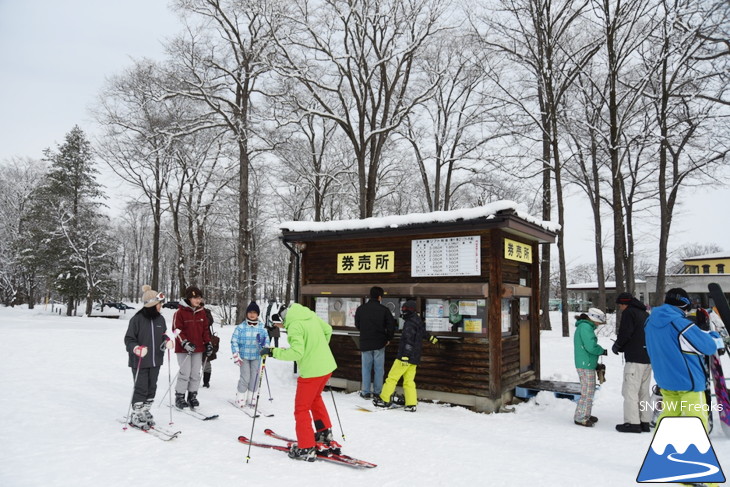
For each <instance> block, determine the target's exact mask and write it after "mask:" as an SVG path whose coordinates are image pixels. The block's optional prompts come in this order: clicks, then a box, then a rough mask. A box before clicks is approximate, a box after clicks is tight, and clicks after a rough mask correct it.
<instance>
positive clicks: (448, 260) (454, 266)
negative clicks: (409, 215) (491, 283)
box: [411, 235, 482, 277]
mask: <svg viewBox="0 0 730 487" xmlns="http://www.w3.org/2000/svg"><path fill="white" fill-rule="evenodd" d="M481 257H482V249H481V237H480V236H479V235H474V236H467V237H448V238H429V239H423V240H413V241H411V276H412V277H444V276H479V275H481V273H482V258H481Z"/></svg>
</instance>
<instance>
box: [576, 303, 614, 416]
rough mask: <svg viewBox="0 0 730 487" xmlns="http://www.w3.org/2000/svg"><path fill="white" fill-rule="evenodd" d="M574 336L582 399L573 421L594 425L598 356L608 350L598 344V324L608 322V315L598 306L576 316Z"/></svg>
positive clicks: (579, 401)
mask: <svg viewBox="0 0 730 487" xmlns="http://www.w3.org/2000/svg"><path fill="white" fill-rule="evenodd" d="M576 320H577V321H576V323H575V334H574V336H573V353H574V360H575V368H576V370H577V371H578V378H579V380H580V399H579V400H578V405H577V406H576V408H575V413H574V414H573V422H574V423H575V424H577V425H579V426H587V427H593V425H594V424H595V423H597V422H598V418H596V417H595V416H591V409H592V408H593V396H594V395H595V393H596V366H597V365H598V357H600V356H601V355H606V354H607V353H608V351H607V350H606V349H605V348H603V347H602V346H600V345H599V344H598V338H596V325H602V324H604V323H605V322H606V315H605V313H604V312H603V311H601V310H600V309H598V308H590V309H589V310H588V312H587V313H581V314H580V315H578V316H576Z"/></svg>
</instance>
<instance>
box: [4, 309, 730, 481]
mask: <svg viewBox="0 0 730 487" xmlns="http://www.w3.org/2000/svg"><path fill="white" fill-rule="evenodd" d="M164 313H165V315H166V316H167V317H168V324H169V323H170V319H169V318H170V317H171V316H172V311H171V310H164ZM131 316H132V313H131V312H128V313H127V314H126V315H123V316H122V317H121V319H119V320H108V319H102V318H67V317H61V316H58V315H52V314H50V313H48V312H44V311H43V309H42V308H41V309H37V310H34V311H28V310H27V309H17V308H16V309H10V308H0V333H1V334H0V336H2V348H3V352H4V353H3V359H4V360H3V362H2V363H3V365H2V370H3V372H2V373H1V374H0V378H1V381H0V382H1V383H2V385H3V387H2V394H1V396H0V397H1V398H2V405H3V415H2V428H0V445H2V454H0V485H1V486H3V487H38V486H54V487H57V486H81V487H86V486H89V487H96V486H100V485H104V486H124V487H128V486H140V487H141V486H156V487H160V486H168V485H169V486H176V487H177V486H181V485H186V486H187V485H196V486H200V487H203V486H230V485H276V486H310V485H311V486H321V485H328V486H330V485H331V486H339V485H347V486H348V487H356V486H367V487H372V486H397V487H410V486H418V487H424V486H440V485H449V486H450V485H468V486H483V485H489V486H510V487H511V486H515V485H520V486H553V485H554V486H585V485H591V486H610V487H614V486H625V485H633V484H634V480H635V478H636V475H637V473H638V471H639V469H640V467H641V464H642V461H643V460H644V457H645V455H646V453H647V449H648V448H649V445H650V443H651V435H649V434H620V433H617V432H616V431H615V430H614V425H615V424H617V423H620V422H623V417H622V399H621V392H620V391H621V375H622V372H621V371H622V367H623V366H622V363H621V358H620V357H619V356H615V355H612V354H611V355H609V356H608V357H606V360H605V362H606V363H607V374H606V376H607V379H608V382H606V383H605V384H604V386H603V387H602V388H601V390H600V391H599V392H598V394H597V396H596V403H595V406H594V411H593V413H594V415H596V416H598V417H599V418H600V421H599V423H598V424H597V425H596V427H594V428H582V427H579V426H575V425H574V424H573V410H574V404H573V403H572V402H570V401H568V400H565V399H556V398H554V397H553V396H552V395H550V394H546V393H541V394H540V395H539V396H538V397H537V401H531V402H529V403H526V404H522V405H519V406H517V407H516V411H515V412H514V413H504V414H491V415H487V414H477V413H474V412H472V411H469V410H467V409H465V408H462V407H449V406H446V405H441V404H427V403H422V404H420V405H419V409H418V412H417V413H415V414H412V413H406V412H403V411H399V410H394V411H383V412H377V413H368V412H362V411H359V410H358V409H357V405H358V404H362V401H363V399H360V398H359V397H358V396H357V394H354V393H353V394H344V393H334V398H335V401H336V404H337V409H336V410H335V408H334V407H333V404H332V395H330V394H329V393H327V395H326V397H325V402H326V404H327V405H328V407H329V410H330V413H331V415H332V421H333V423H334V425H335V427H334V430H335V434H336V437H337V438H338V439H341V436H342V435H343V434H344V436H345V438H346V439H345V440H344V441H342V443H343V444H344V445H345V451H346V452H347V453H349V454H351V455H352V456H355V457H359V458H363V459H366V460H370V461H372V462H375V463H377V464H378V465H379V466H378V467H377V468H375V469H372V470H367V471H358V470H353V469H349V468H346V467H340V466H337V465H330V464H326V463H323V462H317V463H314V464H309V463H304V462H295V461H293V460H289V459H288V458H287V457H286V455H284V454H282V453H280V452H276V451H270V450H262V449H252V451H251V461H250V463H248V464H246V463H245V459H246V452H247V447H246V446H244V445H241V444H239V443H238V442H237V440H236V438H237V437H238V435H246V436H249V435H251V427H252V420H251V418H249V417H248V416H246V415H244V414H242V413H241V412H239V411H237V410H235V409H234V408H233V406H231V405H230V404H229V403H228V402H227V400H228V399H230V398H232V397H233V395H234V394H235V388H236V381H237V378H238V374H237V370H236V367H235V366H234V365H233V364H232V363H231V361H230V359H229V358H228V357H229V348H228V343H229V341H230V336H231V333H232V331H233V329H232V328H231V327H225V328H223V329H220V328H218V327H217V326H216V331H217V332H218V333H219V334H220V336H221V345H222V348H221V352H220V353H219V355H220V358H219V359H218V360H216V361H215V362H213V377H212V381H211V388H210V389H201V392H200V394H199V399H200V402H201V407H203V408H205V409H206V410H209V411H213V412H216V413H218V414H220V418H219V419H216V420H214V421H207V422H202V421H198V420H195V419H193V418H191V417H189V416H186V415H183V414H176V413H172V414H173V415H172V421H173V422H174V427H175V428H177V429H181V430H182V431H183V434H182V436H181V437H180V438H178V439H176V440H173V441H171V442H169V443H165V442H162V441H159V440H157V439H155V438H152V437H149V436H148V435H145V434H142V433H140V432H138V431H134V430H127V431H123V430H122V427H121V426H120V424H119V423H118V422H117V419H119V418H120V417H122V416H123V415H125V414H126V412H127V407H128V401H129V400H130V397H131V392H132V389H131V387H132V374H131V372H130V369H129V368H128V367H127V355H126V352H125V350H124V345H123V336H124V332H125V331H126V326H127V320H128V319H129V317H131ZM553 323H556V324H557V323H559V319H558V318H557V316H556V317H555V319H554V320H553ZM557 327H558V326H556V328H557ZM599 341H600V342H601V344H602V345H603V346H604V347H608V346H609V345H610V343H611V342H610V339H609V338H604V337H601V338H599ZM572 356H573V352H572V338H562V337H560V333H559V330H556V331H555V332H545V333H544V334H543V336H542V357H543V362H542V370H543V378H544V379H554V380H568V381H575V380H577V375H576V373H575V369H574V367H573V358H572ZM725 363H726V370H730V365H728V364H727V359H725ZM267 365H268V367H267V368H268V379H269V385H270V388H271V396H272V399H273V400H271V401H270V400H269V393H268V389H267V388H266V387H265V386H264V388H263V391H262V398H263V401H264V404H265V406H266V407H267V409H269V410H270V411H273V412H274V413H275V416H274V417H272V418H259V419H257V421H256V424H255V429H254V431H253V437H254V438H256V439H259V440H264V439H266V437H265V436H264V435H263V430H264V428H267V427H268V428H272V429H274V430H275V431H277V432H279V433H281V434H285V435H293V434H294V418H293V414H292V412H293V411H292V410H293V407H292V406H293V402H294V390H295V387H296V377H295V376H294V375H293V374H292V365H291V363H287V362H280V361H276V360H270V361H269V362H268V363H267ZM389 365H390V364H387V366H389ZM176 371H177V363H176V362H175V361H174V359H173V363H172V365H171V367H170V369H169V372H168V365H167V363H165V364H164V365H163V368H162V370H161V373H160V380H159V389H158V398H161V397H162V396H163V394H164V392H165V389H166V388H167V384H168V374H169V375H171V376H174V375H175V373H176ZM416 382H418V376H416ZM166 401H167V400H166ZM153 412H154V413H155V415H156V418H157V421H158V422H159V423H160V424H161V425H167V423H169V422H170V417H171V416H170V414H171V411H170V410H169V409H168V408H167V407H164V406H163V407H157V405H155V407H154V408H153ZM338 415H339V422H341V425H342V430H341V429H340V427H339V425H338ZM710 438H711V441H712V443H713V446H714V449H715V452H716V453H717V457H718V458H719V459H720V462H721V464H722V463H723V460H724V459H725V460H724V464H723V466H724V467H725V468H726V469H727V468H729V466H730V460H727V459H730V441H729V440H728V439H726V438H724V437H723V436H722V435H721V433H720V432H719V431H715V432H713V434H712V435H711V437H710ZM725 464H726V465H725Z"/></svg>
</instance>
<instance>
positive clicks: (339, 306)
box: [315, 296, 362, 328]
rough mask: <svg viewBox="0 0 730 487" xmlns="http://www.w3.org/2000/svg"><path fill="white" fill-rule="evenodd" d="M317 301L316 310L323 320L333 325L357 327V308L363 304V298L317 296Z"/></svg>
mask: <svg viewBox="0 0 730 487" xmlns="http://www.w3.org/2000/svg"><path fill="white" fill-rule="evenodd" d="M315 301H316V302H315V312H316V313H317V316H319V317H320V318H321V319H322V320H324V321H326V322H327V323H329V324H330V325H332V326H346V327H352V328H354V327H355V310H357V307H358V306H360V305H361V304H362V299H360V298H352V297H341V296H336V297H331V296H324V297H323V296H317V297H316V298H315Z"/></svg>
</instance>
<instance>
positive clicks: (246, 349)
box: [231, 301, 269, 416]
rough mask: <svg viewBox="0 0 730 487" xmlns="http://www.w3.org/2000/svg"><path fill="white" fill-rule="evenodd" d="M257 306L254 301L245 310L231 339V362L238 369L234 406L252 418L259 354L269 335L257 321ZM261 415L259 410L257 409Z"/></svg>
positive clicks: (254, 408)
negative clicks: (243, 317)
mask: <svg viewBox="0 0 730 487" xmlns="http://www.w3.org/2000/svg"><path fill="white" fill-rule="evenodd" d="M259 313H260V309H259V305H258V304H256V302H255V301H251V303H250V304H249V305H248V307H247V308H246V321H244V322H243V323H241V324H239V325H237V326H236V329H235V330H234V331H233V336H232V337H231V352H232V353H233V362H234V363H235V364H236V365H238V367H240V378H239V379H238V389H237V393H236V406H238V407H240V408H242V409H243V410H244V411H245V412H246V414H248V415H249V416H253V414H254V411H255V410H256V396H255V393H256V387H257V386H258V373H259V367H260V365H261V356H260V355H259V352H260V351H261V348H263V347H264V346H265V345H266V342H267V341H268V337H269V334H268V332H267V331H266V328H265V327H264V322H263V321H260V320H259ZM259 412H260V413H261V410H260V409H259Z"/></svg>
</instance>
